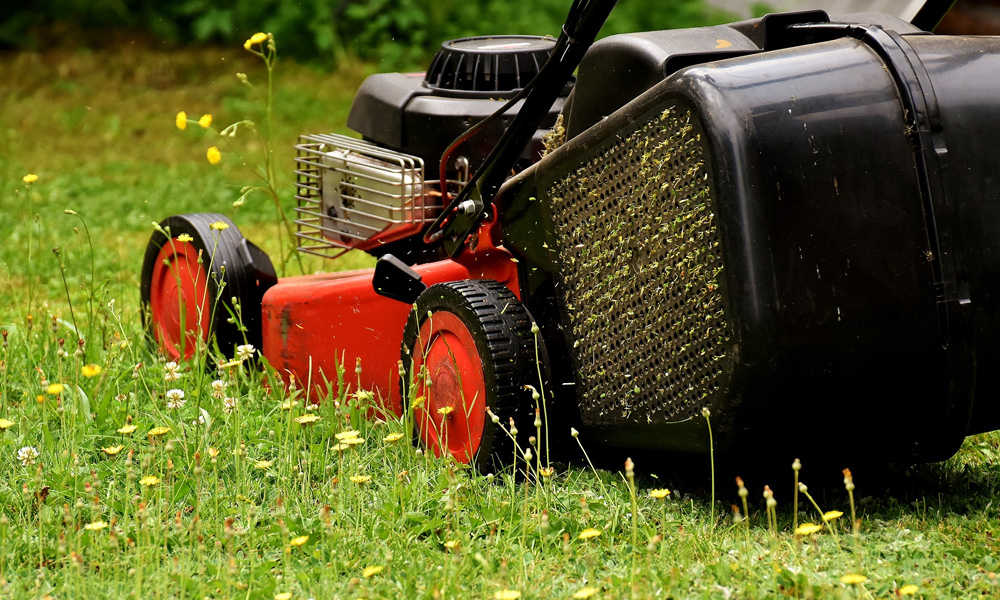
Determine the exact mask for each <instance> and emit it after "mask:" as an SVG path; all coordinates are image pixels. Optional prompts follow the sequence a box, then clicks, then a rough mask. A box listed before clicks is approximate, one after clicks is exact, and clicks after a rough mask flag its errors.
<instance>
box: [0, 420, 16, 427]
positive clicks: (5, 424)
mask: <svg viewBox="0 0 1000 600" xmlns="http://www.w3.org/2000/svg"><path fill="white" fill-rule="evenodd" d="M13 426H14V421H11V420H10V419H0V429H10V428H11V427H13Z"/></svg>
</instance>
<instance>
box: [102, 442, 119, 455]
mask: <svg viewBox="0 0 1000 600" xmlns="http://www.w3.org/2000/svg"><path fill="white" fill-rule="evenodd" d="M123 448H125V446H122V445H121V444H119V445H117V446H108V447H107V448H101V452H103V453H105V454H107V455H108V456H114V455H115V454H118V453H119V452H121V451H122V449H123Z"/></svg>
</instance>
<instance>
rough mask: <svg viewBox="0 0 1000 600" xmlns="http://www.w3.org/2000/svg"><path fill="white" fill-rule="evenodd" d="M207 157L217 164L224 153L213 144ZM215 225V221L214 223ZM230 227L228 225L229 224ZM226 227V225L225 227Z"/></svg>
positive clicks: (210, 161) (210, 162) (209, 160)
mask: <svg viewBox="0 0 1000 600" xmlns="http://www.w3.org/2000/svg"><path fill="white" fill-rule="evenodd" d="M205 158H207V159H208V162H209V164H213V165H217V164H219V163H220V162H222V153H221V152H219V148H218V147H216V146H212V147H211V148H209V149H208V150H207V151H206V152H205ZM213 225H214V223H213ZM227 227H228V225H227ZM223 229H225V227H224V228H223Z"/></svg>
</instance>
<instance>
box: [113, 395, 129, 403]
mask: <svg viewBox="0 0 1000 600" xmlns="http://www.w3.org/2000/svg"><path fill="white" fill-rule="evenodd" d="M115 400H116V401H118V402H125V401H126V400H128V396H127V395H125V394H118V395H117V396H115Z"/></svg>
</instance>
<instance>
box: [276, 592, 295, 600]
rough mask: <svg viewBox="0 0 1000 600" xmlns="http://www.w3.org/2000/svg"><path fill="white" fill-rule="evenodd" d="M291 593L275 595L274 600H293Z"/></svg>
mask: <svg viewBox="0 0 1000 600" xmlns="http://www.w3.org/2000/svg"><path fill="white" fill-rule="evenodd" d="M291 597H292V593H291V592H281V593H280V594H275V595H274V600H291Z"/></svg>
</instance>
